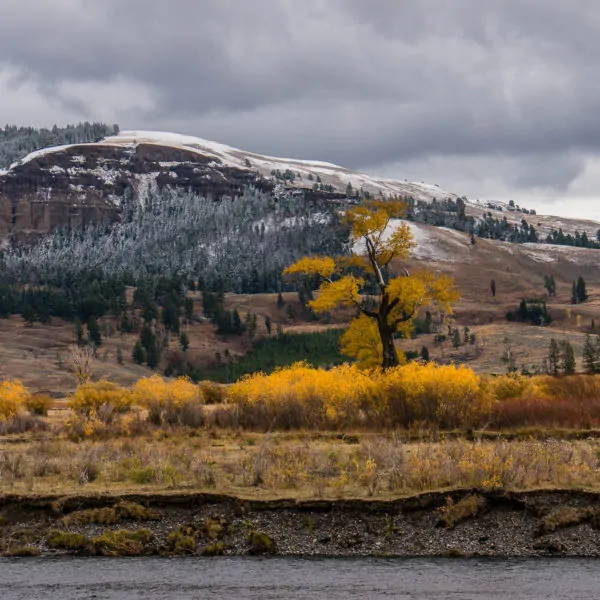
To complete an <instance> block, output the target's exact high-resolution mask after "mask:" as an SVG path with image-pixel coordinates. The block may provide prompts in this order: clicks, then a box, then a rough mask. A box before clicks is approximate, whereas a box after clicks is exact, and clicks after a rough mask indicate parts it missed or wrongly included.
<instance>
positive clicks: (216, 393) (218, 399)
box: [198, 381, 225, 404]
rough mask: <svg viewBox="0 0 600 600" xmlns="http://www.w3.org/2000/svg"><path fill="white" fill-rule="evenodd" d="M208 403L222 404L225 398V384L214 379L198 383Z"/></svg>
mask: <svg viewBox="0 0 600 600" xmlns="http://www.w3.org/2000/svg"><path fill="white" fill-rule="evenodd" d="M198 387H199V388H200V390H201V392H202V395H203V397H204V402H205V403H206V404H221V403H222V402H223V401H224V400H225V386H224V385H221V384H220V383H215V382H214V381H201V382H200V383H199V384H198Z"/></svg>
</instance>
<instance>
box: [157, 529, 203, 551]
mask: <svg viewBox="0 0 600 600" xmlns="http://www.w3.org/2000/svg"><path fill="white" fill-rule="evenodd" d="M199 533H200V531H199V529H198V528H197V527H196V526H195V525H194V524H191V523H187V524H185V525H180V526H179V527H177V529H175V530H174V531H171V532H170V533H169V535H168V536H167V543H166V545H165V548H164V550H165V551H166V553H168V554H194V553H195V551H196V540H197V537H198V535H199Z"/></svg>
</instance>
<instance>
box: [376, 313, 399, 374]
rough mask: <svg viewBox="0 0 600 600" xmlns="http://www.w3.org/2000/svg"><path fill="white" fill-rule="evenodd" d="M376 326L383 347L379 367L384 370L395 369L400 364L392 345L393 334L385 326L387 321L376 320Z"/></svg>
mask: <svg viewBox="0 0 600 600" xmlns="http://www.w3.org/2000/svg"><path fill="white" fill-rule="evenodd" d="M377 325H378V328H379V336H380V337H381V344H382V346H383V360H382V363H381V366H382V367H383V368H384V369H389V368H391V367H397V366H398V365H399V364H400V361H399V360H398V353H397V352H396V345H395V344H394V332H393V331H392V328H391V327H390V326H389V325H388V324H387V319H381V318H380V319H378V320H377Z"/></svg>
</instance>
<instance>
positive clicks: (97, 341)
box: [87, 317, 102, 347]
mask: <svg viewBox="0 0 600 600" xmlns="http://www.w3.org/2000/svg"><path fill="white" fill-rule="evenodd" d="M87 332H88V338H89V340H90V342H92V343H93V344H94V345H95V346H96V347H99V346H101V345H102V334H101V333H100V327H99V325H98V320H97V319H96V317H90V318H89V320H88V324H87Z"/></svg>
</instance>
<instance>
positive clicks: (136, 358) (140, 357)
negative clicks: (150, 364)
mask: <svg viewBox="0 0 600 600" xmlns="http://www.w3.org/2000/svg"><path fill="white" fill-rule="evenodd" d="M131 358H132V359H133V362H134V363H135V364H137V365H143V364H144V363H145V362H146V351H145V350H144V347H143V346H142V342H140V340H138V341H137V342H136V343H135V346H134V347H133V352H132V354H131Z"/></svg>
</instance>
